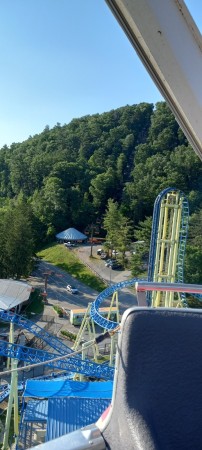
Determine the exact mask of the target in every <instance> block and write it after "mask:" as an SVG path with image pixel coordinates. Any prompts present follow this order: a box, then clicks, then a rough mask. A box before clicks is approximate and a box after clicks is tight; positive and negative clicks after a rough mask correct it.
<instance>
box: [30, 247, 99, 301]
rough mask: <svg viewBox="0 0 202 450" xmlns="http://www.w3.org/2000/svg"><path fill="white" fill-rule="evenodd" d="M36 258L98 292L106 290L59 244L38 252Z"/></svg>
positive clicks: (70, 252) (72, 253)
mask: <svg viewBox="0 0 202 450" xmlns="http://www.w3.org/2000/svg"><path fill="white" fill-rule="evenodd" d="M37 256H38V257H39V258H41V259H44V260H45V261H48V262H49V263H51V264H53V265H54V266H57V267H59V268H60V269H62V270H64V271H65V272H68V273H69V274H70V275H71V276H72V277H74V278H76V279H77V280H79V281H81V282H82V283H84V284H86V286H89V287H91V288H92V289H95V290H96V291H98V292H101V291H103V289H105V288H106V284H104V282H103V281H102V280H100V279H99V278H98V277H96V276H95V275H94V274H93V273H92V272H91V270H90V269H88V267H86V266H85V265H84V264H83V263H82V262H81V261H80V259H79V258H77V256H76V255H75V253H74V252H73V251H72V250H71V251H67V249H66V247H65V246H63V245H61V244H56V243H54V244H52V245H50V246H49V247H46V248H45V249H43V250H41V251H40V252H38V253H37Z"/></svg>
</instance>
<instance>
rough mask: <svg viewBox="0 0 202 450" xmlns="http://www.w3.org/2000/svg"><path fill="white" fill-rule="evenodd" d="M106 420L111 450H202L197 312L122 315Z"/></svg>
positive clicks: (201, 322) (201, 338)
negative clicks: (111, 397) (112, 387)
mask: <svg viewBox="0 0 202 450" xmlns="http://www.w3.org/2000/svg"><path fill="white" fill-rule="evenodd" d="M108 418H109V419H107V420H108V423H107V425H106V427H105V429H104V430H101V431H102V432H103V436H104V439H105V442H106V446H107V448H108V449H111V450H136V449H137V450H157V449H158V450H192V449H194V450H197V449H198V450H199V449H200V450H201V449H202V310H193V309H164V308H157V309H152V308H131V309H129V310H127V311H126V312H125V314H124V316H123V320H122V325H121V334H120V339H119V344H118V355H117V371H116V378H115V384H114V392H113V400H112V408H111V412H110V413H109V415H108Z"/></svg>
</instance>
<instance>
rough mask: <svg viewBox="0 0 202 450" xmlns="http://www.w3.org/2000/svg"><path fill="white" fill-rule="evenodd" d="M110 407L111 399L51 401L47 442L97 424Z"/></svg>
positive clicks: (49, 403)
mask: <svg viewBox="0 0 202 450" xmlns="http://www.w3.org/2000/svg"><path fill="white" fill-rule="evenodd" d="M109 405H110V399H108V400H107V399H99V398H97V399H93V398H74V397H70V398H60V399H59V398H57V399H49V401H48V421H47V431H46V441H49V440H50V441H51V440H52V439H56V438H58V437H60V436H63V435H64V434H67V433H70V432H72V431H75V430H77V429H78V428H81V427H85V426H87V425H90V424H91V423H95V422H96V421H97V420H98V419H99V418H100V416H101V415H102V414H103V412H104V411H105V410H106V409H107V408H108V406H109Z"/></svg>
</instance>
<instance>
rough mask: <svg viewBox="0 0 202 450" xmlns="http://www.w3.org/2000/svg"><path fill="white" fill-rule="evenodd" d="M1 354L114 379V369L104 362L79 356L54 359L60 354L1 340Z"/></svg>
mask: <svg viewBox="0 0 202 450" xmlns="http://www.w3.org/2000/svg"><path fill="white" fill-rule="evenodd" d="M0 355H3V356H6V357H8V358H14V359H18V360H21V361H25V362H28V363H30V364H33V363H35V364H36V363H40V362H44V361H46V366H48V367H53V368H57V369H60V370H68V371H71V372H74V373H81V374H83V375H86V376H90V377H95V378H100V379H103V380H113V376H114V369H113V368H111V367H108V366H105V365H104V366H102V364H96V363H94V362H91V361H89V360H85V361H82V360H81V358H79V357H71V356H70V357H68V359H67V360H65V359H63V360H59V361H52V359H54V358H56V357H58V354H54V353H49V352H45V351H43V350H37V349H35V348H29V347H24V346H21V345H16V344H10V343H8V342H5V341H0Z"/></svg>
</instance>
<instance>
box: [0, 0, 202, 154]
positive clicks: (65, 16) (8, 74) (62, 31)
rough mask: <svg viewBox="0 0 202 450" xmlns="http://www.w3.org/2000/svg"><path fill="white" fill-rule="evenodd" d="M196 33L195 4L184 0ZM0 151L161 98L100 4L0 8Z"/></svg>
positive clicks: (31, 1) (17, 3)
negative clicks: (60, 127) (73, 122)
mask: <svg viewBox="0 0 202 450" xmlns="http://www.w3.org/2000/svg"><path fill="white" fill-rule="evenodd" d="M186 3H187V5H188V7H189V8H190V11H191V12H192V14H193V17H194V18H195V20H196V22H197V24H198V26H199V28H200V29H201V28H202V26H201V25H202V11H201V10H202V8H201V3H200V0H187V1H186ZM0 58H1V71H0V98H1V107H0V147H2V146H3V145H4V144H7V145H10V144H11V143H12V142H21V141H23V140H25V139H27V138H28V136H29V135H31V136H33V135H34V134H38V133H40V132H41V131H42V130H43V129H44V128H45V126H46V125H49V126H50V127H53V126H54V125H55V124H56V123H57V122H60V123H61V124H62V125H63V124H64V123H69V122H70V121H71V119H73V118H75V117H81V116H83V115H86V114H95V113H102V112H104V111H109V110H111V109H114V108H118V107H120V106H125V105H126V104H130V105H132V104H134V103H140V102H149V103H150V102H151V103H156V102H157V101H160V100H162V97H161V95H160V93H159V92H158V90H157V88H156V87H155V86H154V84H153V82H152V81H151V79H150V77H149V75H148V74H147V72H146V70H145V68H144V67H143V66H142V63H141V62H140V61H139V58H138V57H137V55H136V53H135V51H134V50H133V48H132V47H131V44H130V43H129V41H128V40H127V38H126V36H125V34H124V33H123V31H122V29H121V28H120V26H119V25H118V23H117V22H116V20H115V18H114V16H113V15H112V13H111V11H110V10H109V8H108V7H107V5H106V4H105V2H104V0H6V1H1V2H0Z"/></svg>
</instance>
